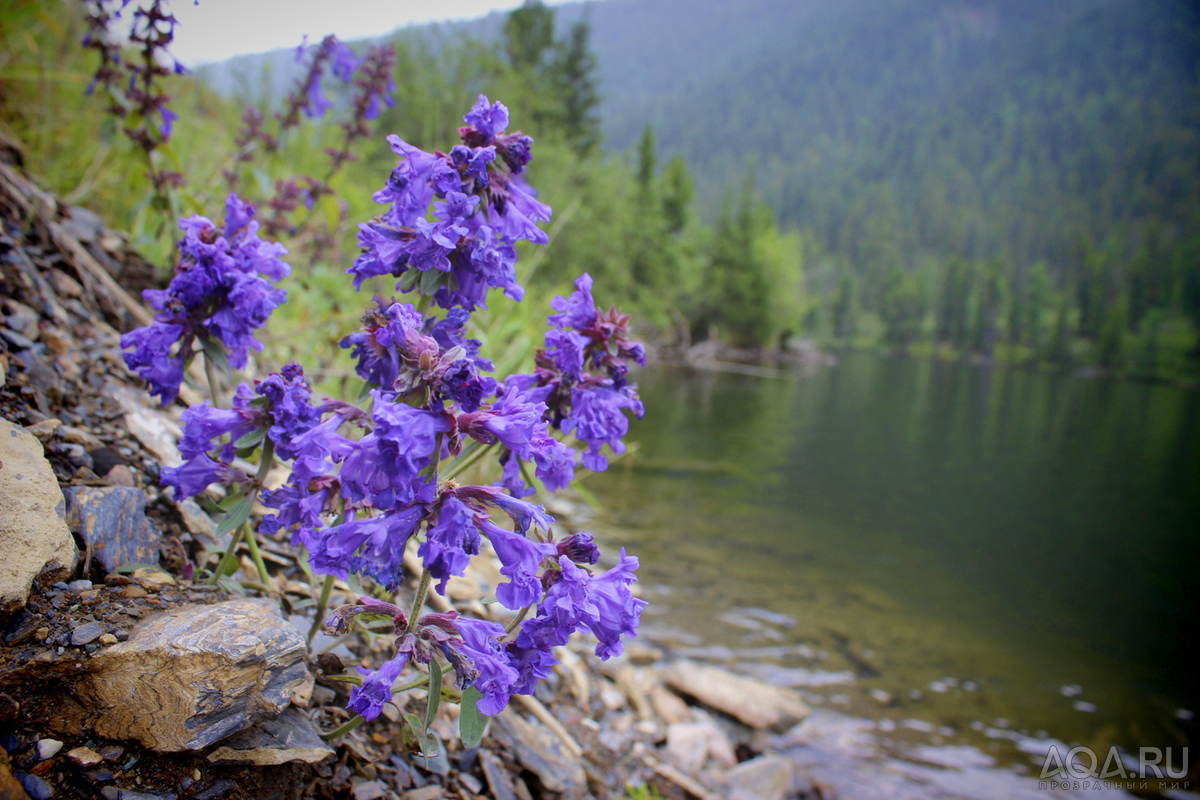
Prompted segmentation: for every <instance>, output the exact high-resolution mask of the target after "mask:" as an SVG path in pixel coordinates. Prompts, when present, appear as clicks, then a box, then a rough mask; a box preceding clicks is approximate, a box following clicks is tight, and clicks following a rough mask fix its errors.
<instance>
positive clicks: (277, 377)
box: [162, 364, 321, 498]
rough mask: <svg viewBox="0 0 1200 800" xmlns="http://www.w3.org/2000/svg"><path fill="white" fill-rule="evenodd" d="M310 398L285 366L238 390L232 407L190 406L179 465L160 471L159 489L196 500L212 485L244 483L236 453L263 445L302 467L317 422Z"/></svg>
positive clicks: (293, 369) (296, 368)
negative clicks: (236, 464)
mask: <svg viewBox="0 0 1200 800" xmlns="http://www.w3.org/2000/svg"><path fill="white" fill-rule="evenodd" d="M311 396H312V391H311V390H310V389H309V386H308V382H307V381H306V380H305V379H304V371H303V370H302V369H301V368H300V365H298V364H289V365H287V366H286V367H284V368H283V370H282V371H281V372H280V373H277V374H272V375H271V376H269V377H268V378H267V379H266V380H263V381H259V382H257V383H256V385H255V387H254V388H253V389H251V388H250V387H249V386H248V385H246V384H244V383H243V384H241V385H239V386H238V388H237V391H235V392H234V395H233V407H232V408H229V409H221V408H213V407H212V406H211V405H209V403H208V401H207V400H205V401H204V402H202V403H200V404H199V405H195V406H192V407H191V408H189V409H187V410H186V411H184V412H183V418H182V422H183V436H182V437H181V438H180V440H179V452H180V454H181V455H182V456H183V458H184V463H183V464H182V465H180V466H178V467H163V470H162V482H163V484H164V485H165V486H173V487H175V491H176V497H180V498H182V497H192V496H195V495H198V494H200V493H201V492H203V491H204V490H205V489H207V488H208V487H209V485H211V484H213V483H224V484H233V483H242V484H244V483H249V482H250V478H249V476H247V475H246V474H245V473H244V472H242V471H241V470H239V469H237V468H235V467H233V466H232V462H233V460H234V457H235V456H236V455H238V451H239V450H252V449H253V448H254V447H255V446H257V445H258V443H259V442H260V441H263V440H266V441H270V442H271V444H272V447H273V448H274V449H275V451H276V452H278V453H279V454H280V455H281V456H282V457H284V458H294V459H296V460H297V463H301V462H302V461H303V459H304V458H305V457H306V456H308V455H309V453H308V451H307V448H306V446H305V441H306V440H305V434H306V433H308V432H309V431H311V430H312V429H313V428H314V427H316V425H317V424H318V423H319V422H320V420H321V411H320V409H318V408H314V407H313V405H312V404H311V402H310V398H311ZM214 455H215V456H216V458H213V456H214Z"/></svg>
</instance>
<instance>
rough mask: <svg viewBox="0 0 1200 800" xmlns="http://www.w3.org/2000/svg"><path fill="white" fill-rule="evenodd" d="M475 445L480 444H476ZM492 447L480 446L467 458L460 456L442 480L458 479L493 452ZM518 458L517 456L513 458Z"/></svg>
mask: <svg viewBox="0 0 1200 800" xmlns="http://www.w3.org/2000/svg"><path fill="white" fill-rule="evenodd" d="M475 444H478V442H476V443H475ZM491 448H492V445H490V444H489V445H479V446H478V447H476V448H475V449H474V450H472V451H471V452H470V453H468V454H467V455H465V456H460V457H459V458H458V460H457V461H455V462H453V463H452V464H451V465H450V466H449V467H448V468H447V469H446V471H445V472H444V473H442V480H444V481H448V480H450V479H451V478H454V477H457V476H458V475H461V474H462V473H463V472H465V471H466V470H467V469H468V468H470V467H472V466H474V464H475V462H477V461H478V460H479V459H481V458H483V457H484V456H485V455H487V453H488V452H489V451H490V450H491ZM513 458H516V456H513Z"/></svg>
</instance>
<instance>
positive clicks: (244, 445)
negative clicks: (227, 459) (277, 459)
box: [233, 428, 267, 450]
mask: <svg viewBox="0 0 1200 800" xmlns="http://www.w3.org/2000/svg"><path fill="white" fill-rule="evenodd" d="M265 438H267V429H266V428H255V429H254V430H252V431H250V432H249V433H247V434H246V435H245V436H243V437H242V438H240V439H238V440H237V441H236V442H234V443H233V447H234V449H236V450H251V449H253V448H254V447H256V446H257V445H258V443H259V442H261V441H262V440H263V439H265Z"/></svg>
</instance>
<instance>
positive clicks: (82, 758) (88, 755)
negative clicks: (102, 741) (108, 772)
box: [39, 743, 104, 767]
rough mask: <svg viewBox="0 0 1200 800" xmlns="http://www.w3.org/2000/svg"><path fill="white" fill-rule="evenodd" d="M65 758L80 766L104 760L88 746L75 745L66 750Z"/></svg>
mask: <svg viewBox="0 0 1200 800" xmlns="http://www.w3.org/2000/svg"><path fill="white" fill-rule="evenodd" d="M39 744H40V743H39ZM67 758H69V759H71V760H72V761H74V762H75V763H76V764H78V765H79V766H81V767H94V766H96V765H97V764H100V763H102V762H103V761H104V756H102V755H100V754H99V753H97V752H96V751H95V750H93V749H92V748H90V747H76V748H75V749H74V750H68V751H67Z"/></svg>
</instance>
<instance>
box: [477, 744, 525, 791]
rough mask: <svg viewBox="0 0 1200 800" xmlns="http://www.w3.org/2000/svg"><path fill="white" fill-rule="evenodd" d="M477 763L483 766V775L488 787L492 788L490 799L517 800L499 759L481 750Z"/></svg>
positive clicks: (509, 778)
mask: <svg viewBox="0 0 1200 800" xmlns="http://www.w3.org/2000/svg"><path fill="white" fill-rule="evenodd" d="M479 761H480V763H482V764H483V775H484V777H485V778H487V782H488V786H490V787H492V797H493V798H495V800H517V795H516V793H515V792H513V782H512V778H511V777H509V775H508V771H507V770H505V769H504V765H503V764H501V763H500V761H499V759H497V758H496V757H495V756H494V755H492V754H491V753H489V752H488V751H486V750H481V751H480V753H479ZM477 794H478V793H477Z"/></svg>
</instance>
